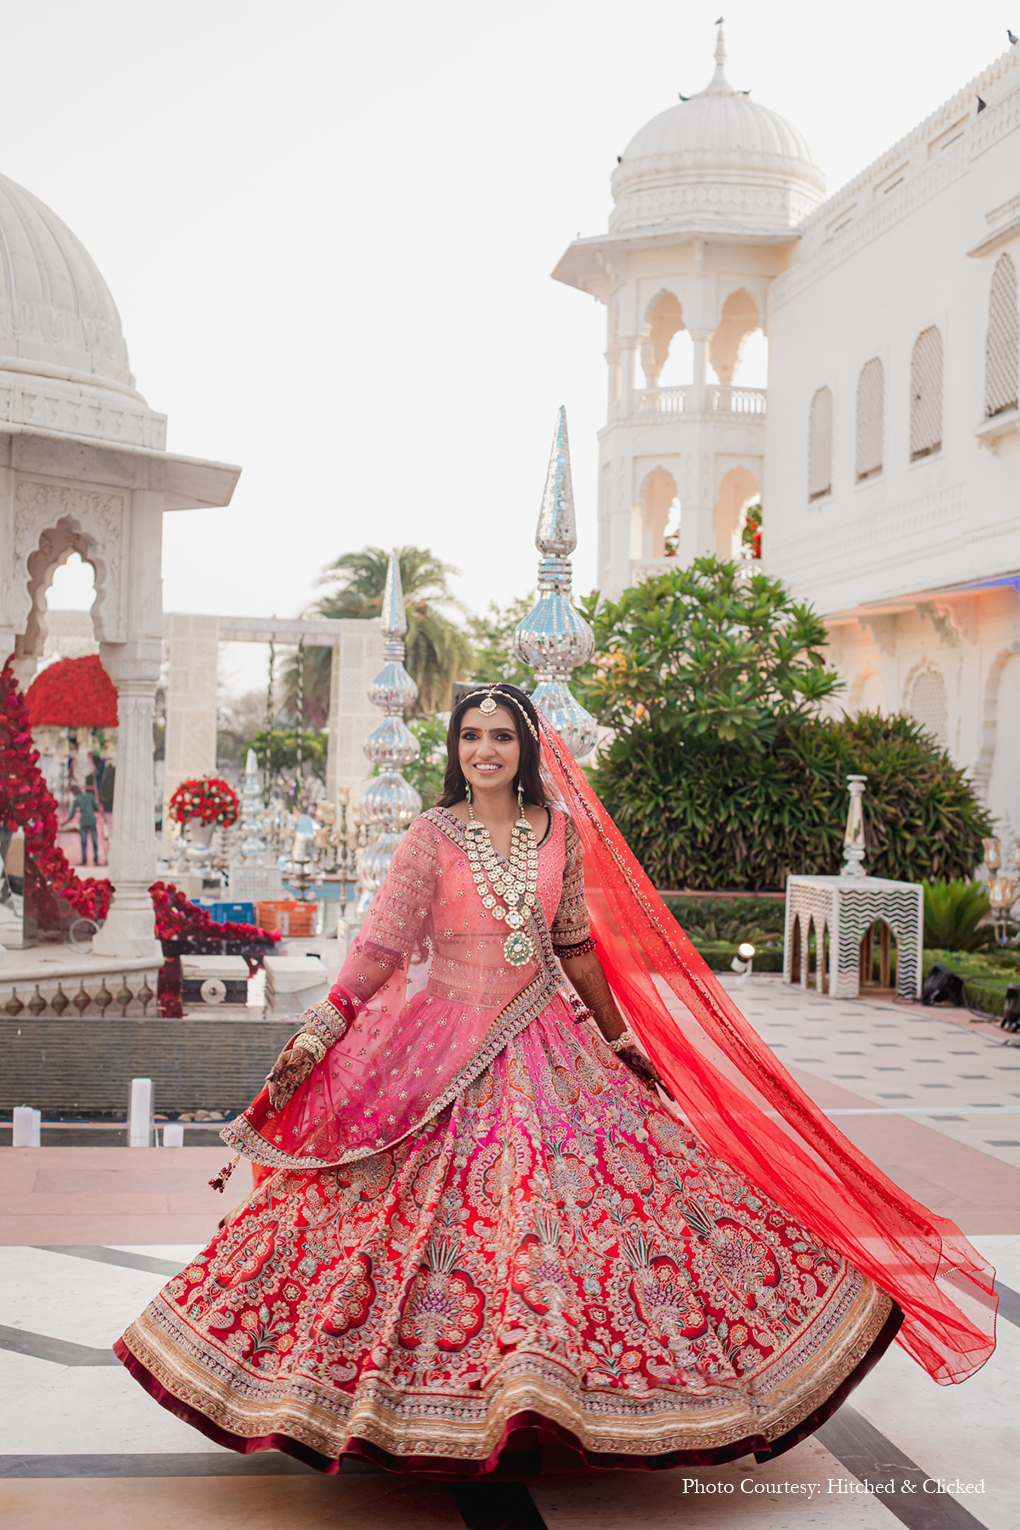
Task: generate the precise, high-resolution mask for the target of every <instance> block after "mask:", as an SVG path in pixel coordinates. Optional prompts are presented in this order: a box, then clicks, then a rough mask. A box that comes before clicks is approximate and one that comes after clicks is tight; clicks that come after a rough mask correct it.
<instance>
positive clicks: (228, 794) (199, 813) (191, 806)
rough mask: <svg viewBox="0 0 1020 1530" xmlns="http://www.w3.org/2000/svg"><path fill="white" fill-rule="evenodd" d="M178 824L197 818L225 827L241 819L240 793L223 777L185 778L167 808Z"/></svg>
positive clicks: (203, 821)
mask: <svg viewBox="0 0 1020 1530" xmlns="http://www.w3.org/2000/svg"><path fill="white" fill-rule="evenodd" d="M167 811H168V812H169V814H170V817H171V818H172V819H173V820H174V822H175V823H187V821H188V819H189V818H197V819H198V820H199V822H200V823H220V824H222V825H223V827H224V828H225V829H227V828H229V827H230V825H231V824H232V823H236V822H237V816H238V814H239V813H240V811H241V806H240V803H239V802H238V800H237V793H236V792H235V791H234V789H233V787H231V786H228V785H227V783H226V781H224V780H222V779H221V778H220V777H219V776H203V777H202V778H201V779H198V778H197V777H193V778H192V779H191V780H190V781H182V782H181V784H180V786H179V787H178V788H177V790H176V791H175V792H174V794H173V796H172V797H171V798H170V804H169V807H168V808H167Z"/></svg>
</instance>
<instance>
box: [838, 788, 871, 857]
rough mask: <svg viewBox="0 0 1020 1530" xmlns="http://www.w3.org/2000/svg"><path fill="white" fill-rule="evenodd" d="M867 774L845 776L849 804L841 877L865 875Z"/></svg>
mask: <svg viewBox="0 0 1020 1530" xmlns="http://www.w3.org/2000/svg"><path fill="white" fill-rule="evenodd" d="M867 779H868V778H867V776H847V778H846V780H847V785H848V786H849V788H850V806H849V808H848V810H847V815H846V830H845V832H844V835H843V855H844V857H845V859H844V861H843V864H842V866H841V867H840V868H839V874H840V876H841V877H856V878H859V877H866V876H867V874H868V873H867V872H866V871H865V869H864V855H865V844H864V802H863V800H862V799H863V797H864V783H865V782H866V781H867Z"/></svg>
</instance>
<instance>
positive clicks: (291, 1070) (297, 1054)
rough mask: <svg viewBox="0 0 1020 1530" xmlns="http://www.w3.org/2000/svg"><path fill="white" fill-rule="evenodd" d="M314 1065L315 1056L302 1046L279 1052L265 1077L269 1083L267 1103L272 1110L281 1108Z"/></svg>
mask: <svg viewBox="0 0 1020 1530" xmlns="http://www.w3.org/2000/svg"><path fill="white" fill-rule="evenodd" d="M314 1067H315V1058H314V1057H313V1056H312V1054H311V1052H306V1051H305V1049H304V1047H292V1048H291V1049H290V1050H289V1051H283V1052H281V1053H280V1055H279V1057H278V1058H277V1059H276V1061H275V1063H274V1064H273V1067H272V1071H271V1072H270V1074H269V1075H268V1077H267V1078H266V1083H267V1084H268V1085H269V1103H270V1105H271V1106H272V1107H273V1109H274V1110H282V1109H283V1107H284V1106H285V1105H286V1103H287V1101H288V1100H290V1099H292V1098H293V1096H294V1094H295V1093H296V1091H297V1090H298V1089H299V1088H300V1086H301V1085H302V1084H303V1083H304V1081H305V1079H306V1078H307V1077H308V1075H309V1073H311V1071H312V1069H313V1068H314Z"/></svg>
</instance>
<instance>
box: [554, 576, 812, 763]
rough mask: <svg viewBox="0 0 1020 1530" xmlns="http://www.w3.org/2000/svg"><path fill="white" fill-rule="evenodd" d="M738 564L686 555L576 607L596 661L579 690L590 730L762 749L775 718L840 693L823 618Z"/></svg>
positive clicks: (773, 732)
mask: <svg viewBox="0 0 1020 1530" xmlns="http://www.w3.org/2000/svg"><path fill="white" fill-rule="evenodd" d="M747 566H748V565H747V564H746V563H745V564H740V563H733V562H725V561H723V560H721V559H719V558H697V559H695V561H694V562H693V563H692V564H691V565H690V566H689V567H688V568H683V569H675V570H673V569H671V570H669V571H668V572H667V573H664V574H660V575H659V577H658V578H656V579H648V580H646V581H645V582H644V583H643V584H638V585H634V586H633V587H632V588H631V589H628V590H625V591H624V592H623V594H622V595H621V597H620V599H619V600H617V601H608V600H602V599H601V598H600V597H599V596H598V595H593V596H589V598H588V599H587V600H586V601H582V602H581V608H582V610H584V612H585V615H586V616H587V618H588V620H589V621H590V622H591V625H592V628H593V630H594V632H595V641H596V655H595V659H594V661H593V664H592V665H591V666H590V667H589V668H588V669H586V670H585V671H584V672H583V674H582V677H581V679H580V681H579V686H578V689H579V692H581V693H582V700H583V701H584V703H585V705H586V706H588V707H590V708H591V710H592V711H593V712H594V713H595V715H596V716H597V717H598V719H599V721H600V722H601V723H603V724H604V725H605V726H607V727H611V728H613V729H615V730H616V731H617V732H623V733H626V732H629V731H630V730H631V729H633V728H641V729H642V730H651V732H652V733H653V734H654V735H658V736H662V737H667V736H668V737H673V738H679V737H682V736H684V735H692V734H694V735H705V734H712V735H713V736H714V737H716V738H718V739H721V740H723V741H725V742H731V743H736V742H739V743H742V744H745V745H748V746H750V747H752V748H754V749H757V750H763V749H765V748H766V747H767V746H768V745H769V744H770V743H771V742H772V741H773V740H774V739H775V738H776V736H777V732H778V730H779V728H780V726H781V725H782V723H783V722H785V721H787V720H789V719H791V718H794V717H804V716H812V715H815V714H817V712H818V710H819V708H820V707H821V704H822V702H823V701H824V700H825V699H826V698H827V697H829V696H831V695H833V694H834V693H835V692H836V691H837V690H839V689H840V688H841V686H842V681H841V680H840V678H839V676H838V674H837V673H836V671H835V670H834V669H832V668H831V667H829V666H828V665H827V664H826V662H825V656H824V652H823V650H824V647H825V643H826V631H825V626H824V623H823V622H822V620H821V618H820V617H819V616H818V615H817V614H816V613H815V611H814V610H813V608H812V607H811V606H810V605H806V604H803V603H801V602H798V601H795V600H794V599H793V598H792V597H791V595H790V594H789V593H788V591H787V590H786V589H785V588H784V587H783V585H782V584H781V583H780V581H779V580H778V579H771V578H769V576H768V575H767V574H760V573H755V574H750V575H748V574H747V572H746V570H747Z"/></svg>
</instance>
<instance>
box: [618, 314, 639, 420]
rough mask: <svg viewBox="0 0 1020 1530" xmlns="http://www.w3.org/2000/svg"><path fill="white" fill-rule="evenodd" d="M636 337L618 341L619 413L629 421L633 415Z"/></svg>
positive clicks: (632, 336)
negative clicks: (619, 369) (619, 368)
mask: <svg viewBox="0 0 1020 1530" xmlns="http://www.w3.org/2000/svg"><path fill="white" fill-rule="evenodd" d="M637 348H638V340H637V336H636V335H628V336H627V337H626V338H625V339H623V340H621V341H620V366H621V367H622V368H623V376H622V378H621V388H620V413H621V414H622V415H623V416H624V418H626V419H629V418H630V416H631V415H632V414H633V413H634V366H635V361H636V357H637Z"/></svg>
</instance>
